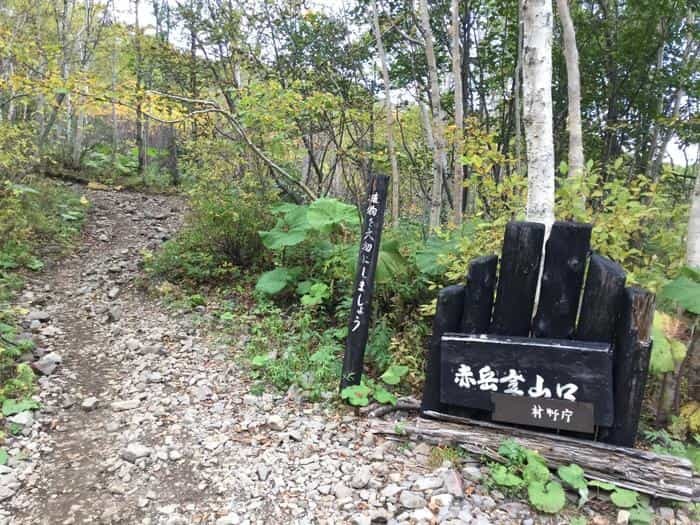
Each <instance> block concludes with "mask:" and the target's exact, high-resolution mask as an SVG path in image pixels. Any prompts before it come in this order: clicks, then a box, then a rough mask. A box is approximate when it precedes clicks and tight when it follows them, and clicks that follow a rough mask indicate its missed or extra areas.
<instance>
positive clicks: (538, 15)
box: [523, 0, 554, 227]
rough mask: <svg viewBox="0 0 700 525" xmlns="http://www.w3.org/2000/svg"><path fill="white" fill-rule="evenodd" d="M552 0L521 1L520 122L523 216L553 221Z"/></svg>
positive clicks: (545, 222)
mask: <svg viewBox="0 0 700 525" xmlns="http://www.w3.org/2000/svg"><path fill="white" fill-rule="evenodd" d="M552 14H553V13H552V0H524V1H523V32H524V41H523V123H524V125H525V141H526V145H527V180H528V193H527V220H529V221H534V222H541V223H544V224H545V225H547V227H549V226H550V225H551V224H552V223H553V222H554V137H553V134H552V133H553V131H552Z"/></svg>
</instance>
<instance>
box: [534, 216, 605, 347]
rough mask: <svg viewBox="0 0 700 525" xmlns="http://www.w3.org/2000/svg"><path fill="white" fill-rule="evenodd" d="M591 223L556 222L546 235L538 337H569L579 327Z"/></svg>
mask: <svg viewBox="0 0 700 525" xmlns="http://www.w3.org/2000/svg"><path fill="white" fill-rule="evenodd" d="M591 228H592V227H591V225H590V224H584V223H580V222H555V223H554V224H553V225H552V231H551V232H550V234H549V238H548V239H547V247H546V249H545V256H544V269H543V271H542V285H541V286H540V298H539V301H538V307H537V314H536V315H535V320H534V323H533V325H532V332H533V334H534V336H535V337H554V338H561V339H570V338H572V337H573V336H574V330H575V328H576V315H577V314H578V303H579V298H580V297H581V284H582V283H583V273H584V271H585V269H586V258H587V257H588V250H589V249H590V245H591Z"/></svg>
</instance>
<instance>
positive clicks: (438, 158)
mask: <svg viewBox="0 0 700 525" xmlns="http://www.w3.org/2000/svg"><path fill="white" fill-rule="evenodd" d="M418 11H419V15H420V16H419V18H420V25H421V33H423V39H424V41H425V58H426V62H427V63H428V84H429V89H430V102H431V106H432V107H431V110H432V114H433V115H432V117H433V118H432V130H433V139H434V141H435V147H434V148H433V184H432V187H431V191H430V219H429V226H430V229H431V230H434V229H435V228H437V227H438V226H440V211H441V208H442V180H443V177H444V176H445V172H446V165H447V162H446V161H447V156H446V155H445V128H444V125H443V116H442V108H441V107H440V86H439V84H438V73H437V61H436V60H435V49H434V44H433V42H434V38H433V30H432V28H431V27H430V14H429V11H428V2H427V0H419V2H418Z"/></svg>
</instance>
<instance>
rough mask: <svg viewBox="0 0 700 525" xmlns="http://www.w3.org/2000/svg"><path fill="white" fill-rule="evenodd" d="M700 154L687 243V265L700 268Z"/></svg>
mask: <svg viewBox="0 0 700 525" xmlns="http://www.w3.org/2000/svg"><path fill="white" fill-rule="evenodd" d="M698 162H700V154H699V155H698V158H697V160H696V161H695V187H694V188H693V194H692V195H691V196H690V219H689V220H688V240H687V241H686V261H685V262H686V264H687V265H688V266H690V267H691V268H700V169H698Z"/></svg>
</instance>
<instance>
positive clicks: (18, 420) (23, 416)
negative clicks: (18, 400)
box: [7, 410, 34, 427]
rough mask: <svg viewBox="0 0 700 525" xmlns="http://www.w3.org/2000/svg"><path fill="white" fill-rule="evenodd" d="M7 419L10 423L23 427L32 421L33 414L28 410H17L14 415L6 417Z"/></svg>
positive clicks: (29, 424)
mask: <svg viewBox="0 0 700 525" xmlns="http://www.w3.org/2000/svg"><path fill="white" fill-rule="evenodd" d="M7 420H8V421H9V422H10V423H14V424H15V425H22V426H23V427H29V426H31V425H32V423H34V414H32V413H31V411H29V410H25V411H24V412H19V413H18V414H15V415H14V416H10V417H8V418H7Z"/></svg>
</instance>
